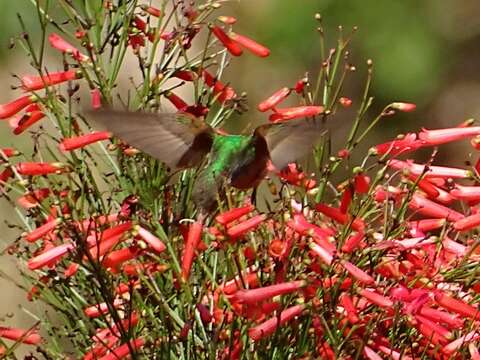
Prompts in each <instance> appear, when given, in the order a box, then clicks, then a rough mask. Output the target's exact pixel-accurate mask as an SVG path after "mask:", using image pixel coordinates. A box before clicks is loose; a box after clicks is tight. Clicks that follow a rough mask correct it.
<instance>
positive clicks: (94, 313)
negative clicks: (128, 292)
mask: <svg viewBox="0 0 480 360" xmlns="http://www.w3.org/2000/svg"><path fill="white" fill-rule="evenodd" d="M112 305H113V307H114V308H115V309H118V308H119V307H120V306H122V305H123V300H122V299H115V300H114V301H113V304H112ZM109 311H110V310H109V308H108V305H107V304H106V303H101V304H96V305H92V306H89V307H87V308H85V309H84V310H83V312H84V313H85V315H87V316H88V317H89V318H97V317H99V316H100V315H103V314H107V313H108V312H109Z"/></svg>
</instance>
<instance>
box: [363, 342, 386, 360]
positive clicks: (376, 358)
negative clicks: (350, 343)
mask: <svg viewBox="0 0 480 360" xmlns="http://www.w3.org/2000/svg"><path fill="white" fill-rule="evenodd" d="M363 355H365V357H366V358H367V359H369V360H382V357H381V356H380V355H378V354H377V353H376V352H375V351H374V350H373V349H372V348H370V347H368V346H367V345H365V346H364V347H363Z"/></svg>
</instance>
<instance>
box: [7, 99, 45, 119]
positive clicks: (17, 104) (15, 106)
mask: <svg viewBox="0 0 480 360" xmlns="http://www.w3.org/2000/svg"><path fill="white" fill-rule="evenodd" d="M36 100H37V98H36V97H35V96H32V95H25V96H22V97H20V98H18V99H16V100H13V101H11V102H9V103H7V104H0V119H6V118H9V117H10V116H13V115H15V114H16V113H18V112H19V111H20V110H22V109H23V108H25V107H27V106H28V105H30V104H33V103H34V102H35V101H36Z"/></svg>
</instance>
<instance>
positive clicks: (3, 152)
mask: <svg viewBox="0 0 480 360" xmlns="http://www.w3.org/2000/svg"><path fill="white" fill-rule="evenodd" d="M18 154H20V152H19V151H17V150H15V149H14V148H3V149H2V148H0V161H2V157H3V156H5V157H7V158H8V157H13V156H17V155H18Z"/></svg>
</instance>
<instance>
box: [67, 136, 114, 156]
mask: <svg viewBox="0 0 480 360" xmlns="http://www.w3.org/2000/svg"><path fill="white" fill-rule="evenodd" d="M111 137H112V134H111V133H110V132H108V131H94V132H92V133H90V134H86V135H81V136H74V137H71V138H66V139H63V140H62V142H61V143H60V144H59V146H58V147H59V148H60V150H61V151H63V152H67V151H72V150H76V149H80V148H83V147H85V146H87V145H90V144H93V143H95V142H97V141H102V140H108V139H110V138H111Z"/></svg>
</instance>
